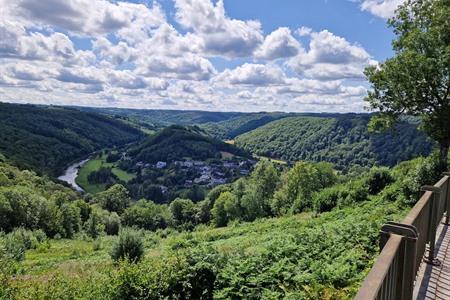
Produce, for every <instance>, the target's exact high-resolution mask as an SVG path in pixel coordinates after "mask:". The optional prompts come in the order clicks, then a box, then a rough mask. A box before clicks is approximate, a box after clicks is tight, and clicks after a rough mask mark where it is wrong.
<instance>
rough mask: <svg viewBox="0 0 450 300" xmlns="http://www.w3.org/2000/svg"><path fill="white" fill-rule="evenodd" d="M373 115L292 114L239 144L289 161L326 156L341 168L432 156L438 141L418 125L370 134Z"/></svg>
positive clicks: (241, 138)
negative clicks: (370, 121)
mask: <svg viewBox="0 0 450 300" xmlns="http://www.w3.org/2000/svg"><path fill="white" fill-rule="evenodd" d="M369 119H370V115H356V114H348V115H340V116H331V117H311V116H300V117H289V118H284V119H281V120H277V121H273V122H271V123H269V124H267V125H264V126H262V127H259V128H257V129H255V130H253V131H250V132H247V133H245V134H242V135H240V136H238V137H237V138H236V139H235V142H236V145H237V146H239V147H242V148H244V149H246V150H248V151H251V152H253V153H256V154H258V155H263V156H269V157H273V158H281V159H284V160H288V161H296V160H311V161H327V162H331V163H333V164H335V166H336V168H337V169H340V170H347V169H349V168H350V167H351V166H354V165H360V166H372V165H374V164H378V165H385V166H394V165H395V164H397V163H398V162H400V161H404V160H409V159H411V158H413V157H416V156H420V155H428V154H429V153H430V152H431V150H432V148H433V144H432V143H431V142H430V141H429V140H428V139H427V137H426V135H425V134H424V133H422V132H420V131H418V130H417V128H416V125H414V124H410V123H407V122H403V123H400V124H398V125H397V126H396V128H395V130H393V131H391V132H386V133H383V134H370V133H369V132H368V130H367V124H368V121H369Z"/></svg>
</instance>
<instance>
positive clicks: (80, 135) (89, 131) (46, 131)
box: [0, 103, 141, 176]
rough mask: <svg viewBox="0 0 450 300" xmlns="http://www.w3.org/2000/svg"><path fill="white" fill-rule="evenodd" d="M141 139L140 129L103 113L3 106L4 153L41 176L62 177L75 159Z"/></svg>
mask: <svg viewBox="0 0 450 300" xmlns="http://www.w3.org/2000/svg"><path fill="white" fill-rule="evenodd" d="M140 137H141V132H140V131H139V130H138V129H135V128H133V127H131V126H129V125H127V124H125V123H123V122H121V121H117V120H114V119H112V118H110V117H107V116H103V115H99V114H93V113H85V112H80V111H78V110H76V109H70V108H62V107H54V106H35V105H18V104H7V103H0V153H3V154H4V155H5V156H6V157H7V158H8V159H9V161H11V162H12V163H14V164H15V165H17V166H19V167H20V168H22V169H31V170H34V171H36V172H38V173H40V174H48V175H51V176H58V175H60V174H61V173H62V171H63V170H64V167H66V166H67V164H68V163H70V162H72V161H74V160H77V159H81V158H82V157H84V156H86V155H88V154H90V153H92V152H94V151H96V150H99V149H103V148H106V147H113V146H118V145H123V144H126V143H129V142H132V141H135V140H137V139H139V138H140Z"/></svg>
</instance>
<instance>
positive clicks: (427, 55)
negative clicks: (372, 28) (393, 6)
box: [365, 0, 450, 168]
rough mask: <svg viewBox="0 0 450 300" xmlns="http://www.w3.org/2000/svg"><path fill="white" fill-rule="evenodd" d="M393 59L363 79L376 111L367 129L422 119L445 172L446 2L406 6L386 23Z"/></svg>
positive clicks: (448, 115)
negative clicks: (368, 84) (390, 33)
mask: <svg viewBox="0 0 450 300" xmlns="http://www.w3.org/2000/svg"><path fill="white" fill-rule="evenodd" d="M388 23H389V25H390V27H391V28H393V30H394V33H395V35H396V39H395V40H394V41H393V43H392V45H393V49H394V51H395V56H394V57H393V58H390V59H387V60H386V61H385V62H384V63H381V64H379V65H378V66H371V67H368V68H367V69H366V70H365V74H366V76H367V78H368V79H369V81H370V82H371V84H372V90H371V91H369V93H368V97H367V98H366V100H367V101H368V102H369V104H370V107H371V108H372V109H375V110H379V112H380V114H378V115H377V116H376V117H375V118H374V119H373V120H372V122H371V127H372V129H375V130H379V129H381V128H386V127H390V126H391V125H392V124H393V123H394V122H395V121H396V120H397V119H398V118H399V117H400V116H401V115H404V114H407V115H413V116H418V117H420V118H421V119H422V127H423V129H424V130H425V132H426V133H427V134H428V135H429V136H430V137H431V138H432V139H434V140H435V141H437V142H438V143H439V145H440V162H441V164H443V166H444V167H445V168H447V156H448V149H449V145H450V99H449V93H450V81H449V69H450V30H449V28H450V2H449V1H448V0H407V1H406V2H405V3H404V4H403V5H402V6H400V7H399V9H398V10H397V12H396V15H395V17H393V18H391V19H390V20H389V21H388Z"/></svg>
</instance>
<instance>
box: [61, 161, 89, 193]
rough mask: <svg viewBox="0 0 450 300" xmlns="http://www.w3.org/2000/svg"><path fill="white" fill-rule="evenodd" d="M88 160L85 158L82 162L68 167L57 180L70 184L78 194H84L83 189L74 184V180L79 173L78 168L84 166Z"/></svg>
mask: <svg viewBox="0 0 450 300" xmlns="http://www.w3.org/2000/svg"><path fill="white" fill-rule="evenodd" d="M89 160H90V158H86V159H84V160H82V161H79V162H76V163H74V164H72V165H70V166H69V167H68V168H67V169H66V171H65V172H64V175H61V176H59V177H58V179H59V180H61V181H65V182H67V183H68V184H70V185H71V186H72V187H73V188H74V189H75V190H76V191H78V192H84V189H83V188H82V187H81V186H79V185H78V184H77V182H76V179H77V177H78V172H79V171H80V168H81V167H82V166H83V165H84V164H86V163H87V162H88V161H89Z"/></svg>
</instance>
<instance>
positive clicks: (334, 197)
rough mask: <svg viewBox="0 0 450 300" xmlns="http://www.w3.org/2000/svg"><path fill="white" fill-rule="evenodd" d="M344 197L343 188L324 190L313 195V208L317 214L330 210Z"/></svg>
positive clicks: (335, 187)
mask: <svg viewBox="0 0 450 300" xmlns="http://www.w3.org/2000/svg"><path fill="white" fill-rule="evenodd" d="M343 196H346V193H345V191H344V187H343V186H339V185H337V186H333V187H329V188H325V189H323V190H321V191H320V192H318V193H315V194H314V197H313V207H314V210H315V211H316V212H318V213H322V212H326V211H330V210H332V209H333V208H334V207H336V206H337V204H338V203H339V202H341V201H342V198H343Z"/></svg>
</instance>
